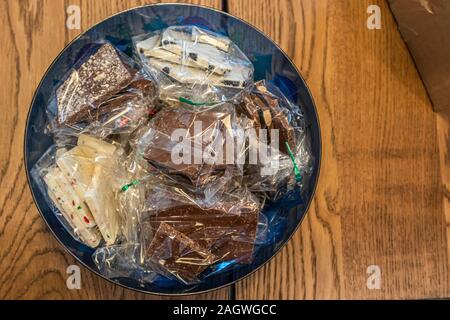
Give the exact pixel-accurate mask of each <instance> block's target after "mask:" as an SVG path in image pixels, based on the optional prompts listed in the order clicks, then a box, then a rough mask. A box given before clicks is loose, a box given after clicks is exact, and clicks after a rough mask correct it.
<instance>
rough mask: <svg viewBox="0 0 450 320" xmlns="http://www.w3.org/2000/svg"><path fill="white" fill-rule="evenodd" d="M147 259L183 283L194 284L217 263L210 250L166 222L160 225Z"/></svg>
mask: <svg viewBox="0 0 450 320" xmlns="http://www.w3.org/2000/svg"><path fill="white" fill-rule="evenodd" d="M145 258H146V260H147V259H150V260H151V261H152V262H154V263H157V264H158V265H160V266H161V267H162V268H163V269H164V270H166V271H168V272H170V273H171V274H172V275H174V276H175V277H177V278H178V279H180V280H181V281H183V282H192V281H193V280H195V279H196V278H197V276H198V275H199V274H200V273H201V272H202V271H203V270H205V269H206V268H207V267H208V266H209V265H211V264H213V263H214V262H215V256H214V255H213V254H212V253H211V252H210V251H209V250H207V249H205V248H204V247H202V246H201V245H200V244H199V243H198V242H196V241H194V240H192V239H191V238H189V237H188V236H186V235H185V234H183V233H181V232H179V231H178V230H176V229H175V228H173V227H171V226H170V225H169V224H167V223H164V222H163V223H160V224H159V227H158V229H157V230H156V233H155V235H154V237H153V239H152V241H151V243H150V245H149V247H148V248H147V250H146V254H145Z"/></svg>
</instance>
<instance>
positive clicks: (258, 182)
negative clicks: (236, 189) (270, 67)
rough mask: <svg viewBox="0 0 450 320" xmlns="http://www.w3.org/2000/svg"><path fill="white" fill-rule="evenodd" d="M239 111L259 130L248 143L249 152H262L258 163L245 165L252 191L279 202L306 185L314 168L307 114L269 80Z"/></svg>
mask: <svg viewBox="0 0 450 320" xmlns="http://www.w3.org/2000/svg"><path fill="white" fill-rule="evenodd" d="M238 110H239V113H240V116H241V117H244V118H248V119H249V124H248V126H250V127H251V128H253V129H254V130H255V131H254V132H255V134H254V136H253V139H247V141H246V143H247V149H248V150H249V152H251V151H254V152H255V150H256V149H258V151H259V153H258V160H257V161H254V162H253V163H249V164H248V165H246V166H245V172H244V181H243V182H244V184H245V185H246V186H247V187H248V188H249V189H250V190H251V191H253V192H257V193H259V194H263V195H264V196H265V197H267V198H269V199H270V200H277V199H278V198H279V197H280V196H281V195H282V194H284V193H285V192H286V191H287V190H289V189H292V188H293V187H294V186H295V185H296V184H302V177H303V176H306V175H308V174H309V173H310V171H311V169H312V168H311V167H310V164H311V163H312V162H311V157H310V152H309V144H308V140H307V138H306V132H305V130H306V125H305V119H304V116H303V113H302V111H301V109H300V107H298V106H297V105H294V104H292V103H291V102H289V100H288V99H286V97H285V96H284V95H283V94H282V93H281V92H280V91H279V90H278V89H277V88H276V87H274V86H273V85H270V84H268V83H266V82H265V81H259V82H257V83H256V84H255V87H254V88H253V90H252V91H251V92H246V93H245V94H244V96H243V100H242V102H241V104H240V105H239V108H238ZM273 148H275V149H276V150H273ZM278 151H279V152H278ZM250 162H251V161H250Z"/></svg>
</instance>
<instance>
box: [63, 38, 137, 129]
mask: <svg viewBox="0 0 450 320" xmlns="http://www.w3.org/2000/svg"><path fill="white" fill-rule="evenodd" d="M133 75H134V71H131V70H129V68H127V66H125V64H124V63H123V62H122V60H121V58H120V56H119V54H118V53H117V51H116V49H114V47H113V46H112V45H111V44H109V43H106V44H103V45H101V46H100V47H99V48H98V49H97V50H96V51H95V52H94V53H93V54H92V55H91V56H90V57H89V58H87V60H86V61H84V62H83V63H81V65H79V66H77V67H75V68H74V69H73V70H72V72H71V73H70V75H69V77H68V78H67V79H66V80H65V81H64V82H63V83H62V85H61V86H60V87H58V89H57V90H56V100H57V105H58V122H59V124H60V125H71V124H74V123H77V122H80V121H83V120H84V119H85V118H86V117H87V116H88V115H89V113H90V112H91V111H94V110H95V109H97V108H98V107H99V106H100V105H101V104H102V103H103V102H105V101H106V100H108V99H109V98H111V97H112V96H113V95H114V94H116V93H117V92H119V91H121V90H122V88H124V87H125V86H126V85H127V84H128V83H129V82H130V81H131V79H132V78H133Z"/></svg>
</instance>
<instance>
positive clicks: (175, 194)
mask: <svg viewBox="0 0 450 320" xmlns="http://www.w3.org/2000/svg"><path fill="white" fill-rule="evenodd" d="M133 41H134V43H133V44H134V46H135V49H136V50H137V53H138V56H135V57H134V58H136V59H138V60H139V61H141V62H144V64H145V65H146V67H145V68H142V67H141V68H140V67H137V65H138V64H137V63H135V62H133V60H132V59H131V58H129V57H127V56H125V55H124V54H123V53H121V52H120V51H119V50H117V49H116V48H114V47H113V46H112V45H111V44H109V43H101V44H98V43H97V44H95V45H93V46H92V48H91V49H89V50H88V51H87V52H86V53H85V54H84V55H83V56H82V57H81V58H80V59H78V62H77V63H76V65H75V66H73V68H72V69H71V71H70V72H69V74H68V75H67V77H66V78H65V79H64V80H63V81H62V82H61V83H60V84H59V85H58V86H57V89H56V91H55V95H54V99H53V100H52V102H51V103H50V104H49V106H48V108H47V114H48V116H49V117H48V118H49V120H50V125H49V128H50V133H52V134H53V136H54V139H55V146H53V147H52V148H51V149H50V150H49V151H48V152H47V153H46V154H45V155H44V157H43V158H42V159H41V160H40V161H39V162H38V163H37V165H36V166H35V168H34V169H33V177H34V179H35V180H36V181H37V182H38V183H39V186H40V188H41V191H42V192H43V194H46V195H47V200H48V201H49V203H50V204H51V206H52V208H53V209H54V210H55V213H56V214H57V216H58V218H59V220H60V221H61V223H62V224H63V225H64V226H65V227H66V229H67V230H68V231H69V232H70V233H71V234H72V235H73V237H74V238H75V239H77V240H78V241H80V242H82V243H84V244H86V245H87V246H89V247H91V248H95V252H94V253H93V256H92V257H93V261H94V263H95V264H96V266H97V267H98V270H99V271H100V272H101V273H102V274H104V275H105V276H107V277H108V278H116V277H125V278H130V279H133V280H137V281H138V282H142V283H153V282H154V281H157V280H158V279H160V278H161V277H164V278H168V279H170V280H174V279H175V280H177V281H181V282H183V283H184V284H189V285H191V284H197V283H200V282H201V281H207V280H206V279H207V277H208V276H209V275H211V274H214V273H217V272H221V270H224V269H226V268H228V267H229V266H233V265H235V264H251V263H252V261H253V259H254V257H255V254H257V250H258V248H259V247H260V246H264V245H265V244H267V243H270V242H271V241H273V239H275V237H274V236H273V234H274V232H275V231H274V230H275V229H277V228H276V226H280V225H282V224H284V223H286V218H285V217H283V216H281V215H278V214H277V212H275V211H273V210H272V211H270V212H268V213H267V214H266V213H265V212H264V208H265V205H266V203H267V202H266V200H269V201H271V202H275V201H277V200H278V199H280V197H281V196H284V195H286V194H287V195H288V197H290V193H298V194H300V193H299V192H297V189H298V188H300V189H302V188H303V186H304V183H305V178H307V177H308V175H309V174H310V173H311V169H312V168H311V167H310V166H311V163H312V161H311V156H310V151H309V140H308V138H307V135H306V133H305V130H306V124H305V119H304V116H303V113H302V110H301V108H300V107H299V106H297V105H295V104H293V103H291V102H290V101H289V100H288V99H287V98H286V97H285V96H284V95H283V94H282V93H281V92H280V91H279V90H278V89H277V88H276V87H275V86H274V85H272V84H270V83H269V82H266V81H259V82H257V83H253V66H252V64H251V63H250V62H249V60H248V59H247V57H245V55H244V54H243V53H242V52H241V51H240V50H239V48H238V47H237V46H236V45H235V44H233V43H232V42H231V41H230V40H229V39H228V38H226V37H223V36H221V35H218V34H214V33H211V32H209V31H205V30H203V29H200V28H198V27H194V26H177V27H169V28H167V29H164V30H161V31H156V32H154V33H152V34H150V35H143V36H139V37H137V38H134V39H133ZM167 67H170V68H169V69H168V70H167V69H166V68H167ZM144 69H145V71H144ZM148 71H149V73H148ZM233 77H234V78H233ZM293 199H294V200H292V201H298V198H295V197H294V198H293Z"/></svg>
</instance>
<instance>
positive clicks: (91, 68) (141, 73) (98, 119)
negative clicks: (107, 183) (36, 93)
mask: <svg viewBox="0 0 450 320" xmlns="http://www.w3.org/2000/svg"><path fill="white" fill-rule="evenodd" d="M157 92H158V87H157V83H156V81H155V79H154V78H153V77H152V76H151V75H150V74H149V73H148V72H146V71H145V70H144V69H142V68H141V67H140V66H139V65H138V64H137V63H136V62H134V61H133V60H132V59H131V58H130V57H128V56H126V55H125V54H124V53H123V52H121V51H120V50H119V49H117V48H115V47H114V46H113V45H112V44H110V43H109V42H101V43H94V44H92V45H89V47H88V48H87V49H86V52H85V53H84V54H83V55H82V56H81V57H80V58H79V59H78V60H77V62H76V63H75V65H74V66H73V67H72V68H71V69H70V70H69V72H68V73H67V74H66V75H65V76H64V77H63V79H62V80H61V82H60V83H59V84H58V85H57V86H56V90H55V92H54V94H53V96H52V98H51V99H50V101H49V103H48V106H47V116H48V119H49V125H48V132H49V133H50V134H53V135H54V137H55V139H59V140H62V139H63V138H66V136H77V135H79V134H83V133H84V134H91V135H95V136H97V137H100V138H105V137H107V136H109V135H112V134H119V135H127V134H129V133H131V132H132V131H133V130H135V129H136V128H137V127H139V126H140V125H142V124H143V123H145V122H146V121H147V120H148V116H149V115H151V114H153V113H154V112H155V110H154V108H155V100H156V97H157ZM63 143H65V142H64V140H62V144H63Z"/></svg>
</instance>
